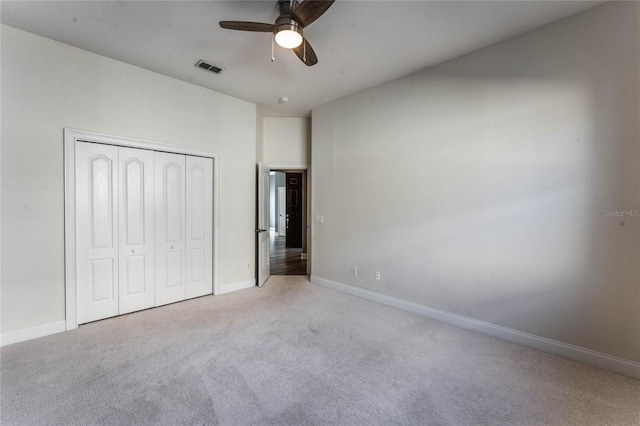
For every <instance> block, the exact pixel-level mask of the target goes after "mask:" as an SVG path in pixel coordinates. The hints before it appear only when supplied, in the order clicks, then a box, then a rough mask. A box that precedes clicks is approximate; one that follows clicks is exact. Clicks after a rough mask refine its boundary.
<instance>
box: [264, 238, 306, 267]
mask: <svg viewBox="0 0 640 426" xmlns="http://www.w3.org/2000/svg"><path fill="white" fill-rule="evenodd" d="M269 242H270V243H271V249H270V257H269V261H270V263H271V275H306V274H307V260H306V259H301V258H300V255H301V254H302V249H301V248H287V247H286V244H285V243H286V237H276V236H275V235H273V234H271V236H270V237H269Z"/></svg>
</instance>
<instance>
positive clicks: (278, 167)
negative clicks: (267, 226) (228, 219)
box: [256, 163, 311, 278]
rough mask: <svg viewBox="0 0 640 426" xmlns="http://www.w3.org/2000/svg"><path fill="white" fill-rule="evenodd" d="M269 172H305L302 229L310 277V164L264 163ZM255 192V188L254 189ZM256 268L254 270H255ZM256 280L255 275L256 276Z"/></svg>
mask: <svg viewBox="0 0 640 426" xmlns="http://www.w3.org/2000/svg"><path fill="white" fill-rule="evenodd" d="M264 167H266V168H267V169H268V170H269V171H272V170H273V171H277V172H285V171H290V172H299V171H305V172H306V176H305V179H306V181H305V185H304V191H305V194H304V198H305V203H306V211H305V220H306V225H307V227H306V229H303V232H304V233H306V235H305V236H306V241H307V275H308V276H311V164H310V163H299V164H286V163H266V164H264ZM256 190H257V188H256ZM257 207H258V211H260V206H257ZM257 252H258V248H257V247H256V253H257ZM257 269H258V268H256V270H257ZM256 278H257V275H256Z"/></svg>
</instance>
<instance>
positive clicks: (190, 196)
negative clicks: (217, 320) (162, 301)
mask: <svg viewBox="0 0 640 426" xmlns="http://www.w3.org/2000/svg"><path fill="white" fill-rule="evenodd" d="M186 179H187V182H186V184H187V185H186V193H187V194H186V196H187V198H186V201H187V204H186V216H187V217H186V219H187V223H186V255H187V261H186V286H187V288H186V297H187V298H191V297H198V296H203V295H205V294H212V293H213V279H212V277H213V273H212V268H213V264H212V259H213V257H212V253H213V233H212V229H213V224H212V222H213V160H212V159H211V158H203V157H191V156H187V158H186Z"/></svg>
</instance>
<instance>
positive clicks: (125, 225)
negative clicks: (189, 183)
mask: <svg viewBox="0 0 640 426" xmlns="http://www.w3.org/2000/svg"><path fill="white" fill-rule="evenodd" d="M119 157H120V167H119V169H120V182H119V183H120V186H119V189H120V190H119V202H120V203H119V204H120V221H119V224H120V231H119V234H120V247H119V253H120V254H119V270H120V274H119V292H118V294H119V305H120V307H119V313H120V314H127V313H129V312H134V311H139V310H141V309H147V308H151V307H152V306H153V305H154V303H155V300H154V294H155V290H154V259H153V258H154V256H155V242H154V240H155V238H154V233H155V228H154V175H155V170H154V153H153V151H148V150H144V149H134V148H119Z"/></svg>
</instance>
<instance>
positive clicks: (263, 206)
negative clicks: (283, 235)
mask: <svg viewBox="0 0 640 426" xmlns="http://www.w3.org/2000/svg"><path fill="white" fill-rule="evenodd" d="M268 230H269V168H268V167H267V166H265V165H264V164H263V163H258V229H257V230H256V231H257V233H258V287H262V286H263V285H264V283H265V281H267V278H269V275H270V274H271V264H270V262H269V232H268Z"/></svg>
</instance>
